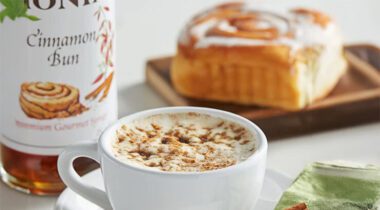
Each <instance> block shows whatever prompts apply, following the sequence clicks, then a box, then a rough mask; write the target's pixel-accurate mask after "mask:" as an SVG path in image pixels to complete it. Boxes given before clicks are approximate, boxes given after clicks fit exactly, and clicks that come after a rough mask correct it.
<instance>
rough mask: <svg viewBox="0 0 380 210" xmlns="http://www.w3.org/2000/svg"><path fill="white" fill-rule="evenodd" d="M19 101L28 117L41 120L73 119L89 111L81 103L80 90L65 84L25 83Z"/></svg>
mask: <svg viewBox="0 0 380 210" xmlns="http://www.w3.org/2000/svg"><path fill="white" fill-rule="evenodd" d="M19 100H20V106H21V108H22V110H23V111H24V113H25V114H26V115H27V116H28V117H31V118H35V119H41V120H42V119H53V118H66V117H71V116H75V115H78V114H81V113H82V112H84V111H86V110H87V108H86V107H85V106H83V105H82V104H81V103H80V102H79V90H78V89H77V88H75V87H72V86H70V85H65V84H56V83H51V82H30V83H23V84H22V85H21V92H20V97H19Z"/></svg>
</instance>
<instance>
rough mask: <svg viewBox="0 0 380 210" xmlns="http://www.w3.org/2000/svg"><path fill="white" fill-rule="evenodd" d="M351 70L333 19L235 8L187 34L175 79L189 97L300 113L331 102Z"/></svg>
mask: <svg viewBox="0 0 380 210" xmlns="http://www.w3.org/2000/svg"><path fill="white" fill-rule="evenodd" d="M346 66H347V64H346V60H345V58H344V55H343V47H342V38H341V36H340V34H339V30H338V29H337V26H336V24H335V23H334V22H333V21H332V20H331V18H330V17H329V16H327V15H325V14H323V13H321V12H319V11H315V10H309V9H293V10H290V11H286V12H278V11H272V10H271V9H269V10H268V9H260V10H259V9H252V8H251V7H249V6H247V5H245V4H244V3H228V4H223V5H219V6H217V7H214V8H212V9H209V10H207V11H205V12H202V13H200V14H199V15H197V16H195V17H194V18H193V19H192V20H191V21H190V22H189V23H188V24H187V25H186V27H185V28H184V29H183V31H182V33H181V35H180V38H179V41H178V48H177V54H176V56H175V57H174V59H173V62H172V67H171V79H172V82H173V84H174V87H175V88H176V90H177V91H178V92H179V93H181V94H183V95H184V96H187V97H193V98H198V99H208V100H216V101H223V102H232V103H238V104H247V105H251V104H257V105H263V106H273V107H280V108H283V109H288V110H297V109H301V108H304V107H305V106H307V105H309V104H310V103H312V102H313V101H315V100H316V99H318V98H321V97H323V96H326V95H327V94H328V93H329V92H330V91H331V90H332V89H333V87H334V86H335V85H336V83H337V82H338V80H339V78H340V77H341V76H342V75H343V74H344V72H345V69H346Z"/></svg>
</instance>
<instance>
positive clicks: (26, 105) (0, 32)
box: [0, 0, 117, 194]
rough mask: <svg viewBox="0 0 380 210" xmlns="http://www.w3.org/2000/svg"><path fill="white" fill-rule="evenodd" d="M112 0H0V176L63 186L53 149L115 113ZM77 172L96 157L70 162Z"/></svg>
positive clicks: (88, 134)
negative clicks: (73, 164)
mask: <svg viewBox="0 0 380 210" xmlns="http://www.w3.org/2000/svg"><path fill="white" fill-rule="evenodd" d="M114 10H115V7H114V1H113V0H0V72H1V74H0V75H1V76H0V104H1V110H0V114H1V115H0V122H1V124H0V131H1V132H0V133H1V135H0V141H1V146H0V153H1V161H2V162H1V163H2V168H1V170H0V172H1V176H2V180H3V181H4V182H5V183H6V184H8V185H9V186H11V187H14V188H16V189H19V190H22V191H24V192H27V193H33V194H56V193H59V192H60V191H62V190H63V189H64V187H65V186H64V184H63V183H62V182H61V180H60V178H59V176H58V172H57V165H56V164H57V156H58V154H59V153H60V152H61V150H62V148H63V147H65V146H68V145H74V144H81V143H86V142H93V141H96V140H97V139H98V137H99V135H100V133H101V132H102V130H103V129H104V128H105V127H106V126H107V125H109V124H110V123H111V122H113V121H114V120H116V118H117V93H116V84H115V74H114V71H115V64H114V62H115V56H114V45H115V42H114V40H115V31H114V24H115V23H114ZM75 165H76V169H77V170H78V172H79V173H82V174H83V173H85V172H87V171H89V170H91V169H93V168H94V167H96V164H95V163H94V162H92V161H90V160H88V159H84V158H82V159H78V160H76V161H75Z"/></svg>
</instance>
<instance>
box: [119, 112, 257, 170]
mask: <svg viewBox="0 0 380 210" xmlns="http://www.w3.org/2000/svg"><path fill="white" fill-rule="evenodd" d="M115 138H116V139H115V141H114V143H113V152H114V155H115V156H116V158H118V159H119V160H121V161H122V162H125V163H127V164H132V165H135V166H142V167H149V168H151V169H154V170H161V171H181V172H196V171H208V170H215V169H220V168H225V167H228V166H231V165H234V164H237V163H239V162H241V161H244V160H246V159H247V158H248V157H250V156H251V155H252V154H253V153H254V152H255V149H256V141H255V136H254V134H252V133H251V132H249V131H248V129H247V128H245V127H244V126H242V125H239V124H237V123H234V122H230V121H227V120H224V119H221V118H217V117H212V116H210V115H206V114H198V113H193V112H188V113H175V114H158V115H153V116H150V117H147V118H143V119H138V120H135V121H133V122H131V123H128V124H124V125H122V126H121V127H120V128H119V129H118V130H117V132H116V137H115Z"/></svg>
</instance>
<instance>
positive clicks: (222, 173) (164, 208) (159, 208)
mask: <svg viewBox="0 0 380 210" xmlns="http://www.w3.org/2000/svg"><path fill="white" fill-rule="evenodd" d="M186 112H195V113H201V114H208V115H211V116H215V117H219V118H222V119H225V120H228V121H231V122H235V123H238V124H241V125H243V126H245V127H246V128H247V129H248V130H249V131H250V132H252V133H253V134H254V136H255V137H256V139H255V140H256V141H257V143H256V144H257V149H256V151H255V153H254V154H253V155H252V156H250V157H249V158H248V159H247V160H245V161H243V162H240V163H238V164H235V165H233V166H230V167H227V168H223V169H218V170H213V171H206V172H164V171H155V170H151V169H149V168H145V167H138V166H134V165H129V164H126V163H123V162H121V161H119V160H118V159H116V158H115V157H114V155H113V152H112V142H113V139H114V137H115V134H116V130H117V129H118V128H119V127H120V126H121V125H123V124H126V123H129V122H131V121H133V120H135V119H143V118H146V117H148V116H151V115H155V114H169V113H186ZM267 147H268V146H267V139H266V137H265V135H264V133H263V132H262V131H261V129H260V128H259V127H257V126H256V125H255V124H254V123H252V122H251V121H249V120H247V119H245V118H243V117H240V116H238V115H235V114H232V113H229V112H225V111H220V110H215V109H208V108H195V107H168V108H159V109H152V110H147V111H143V112H139V113H136V114H132V115H129V116H127V117H124V118H122V119H120V120H119V121H117V122H116V123H114V124H113V125H111V126H110V127H108V128H107V129H106V130H105V131H104V132H103V134H102V135H101V137H100V140H99V143H98V144H96V143H94V144H87V145H79V146H72V147H68V148H66V149H65V151H64V152H63V153H62V154H61V155H60V156H59V160H58V170H59V174H60V176H61V178H62V180H63V181H64V182H65V184H66V185H67V186H68V187H69V188H71V189H72V190H73V191H75V192H77V193H78V194H80V195H82V196H83V197H84V198H86V199H88V200H90V201H92V202H94V203H95V204H97V205H99V206H101V207H102V208H104V209H115V210H252V209H253V208H254V206H255V204H256V202H257V200H258V198H259V194H260V191H261V188H262V184H263V181H264V173H265V163H266V154H267ZM78 157H89V158H92V159H94V160H96V161H98V162H99V163H100V165H101V170H102V174H103V180H104V183H105V188H106V192H104V191H102V190H99V189H97V188H95V187H93V186H89V185H88V184H86V183H83V182H82V181H81V178H80V177H79V175H78V174H77V173H76V172H75V171H74V169H73V161H74V160H75V159H76V158H78Z"/></svg>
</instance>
